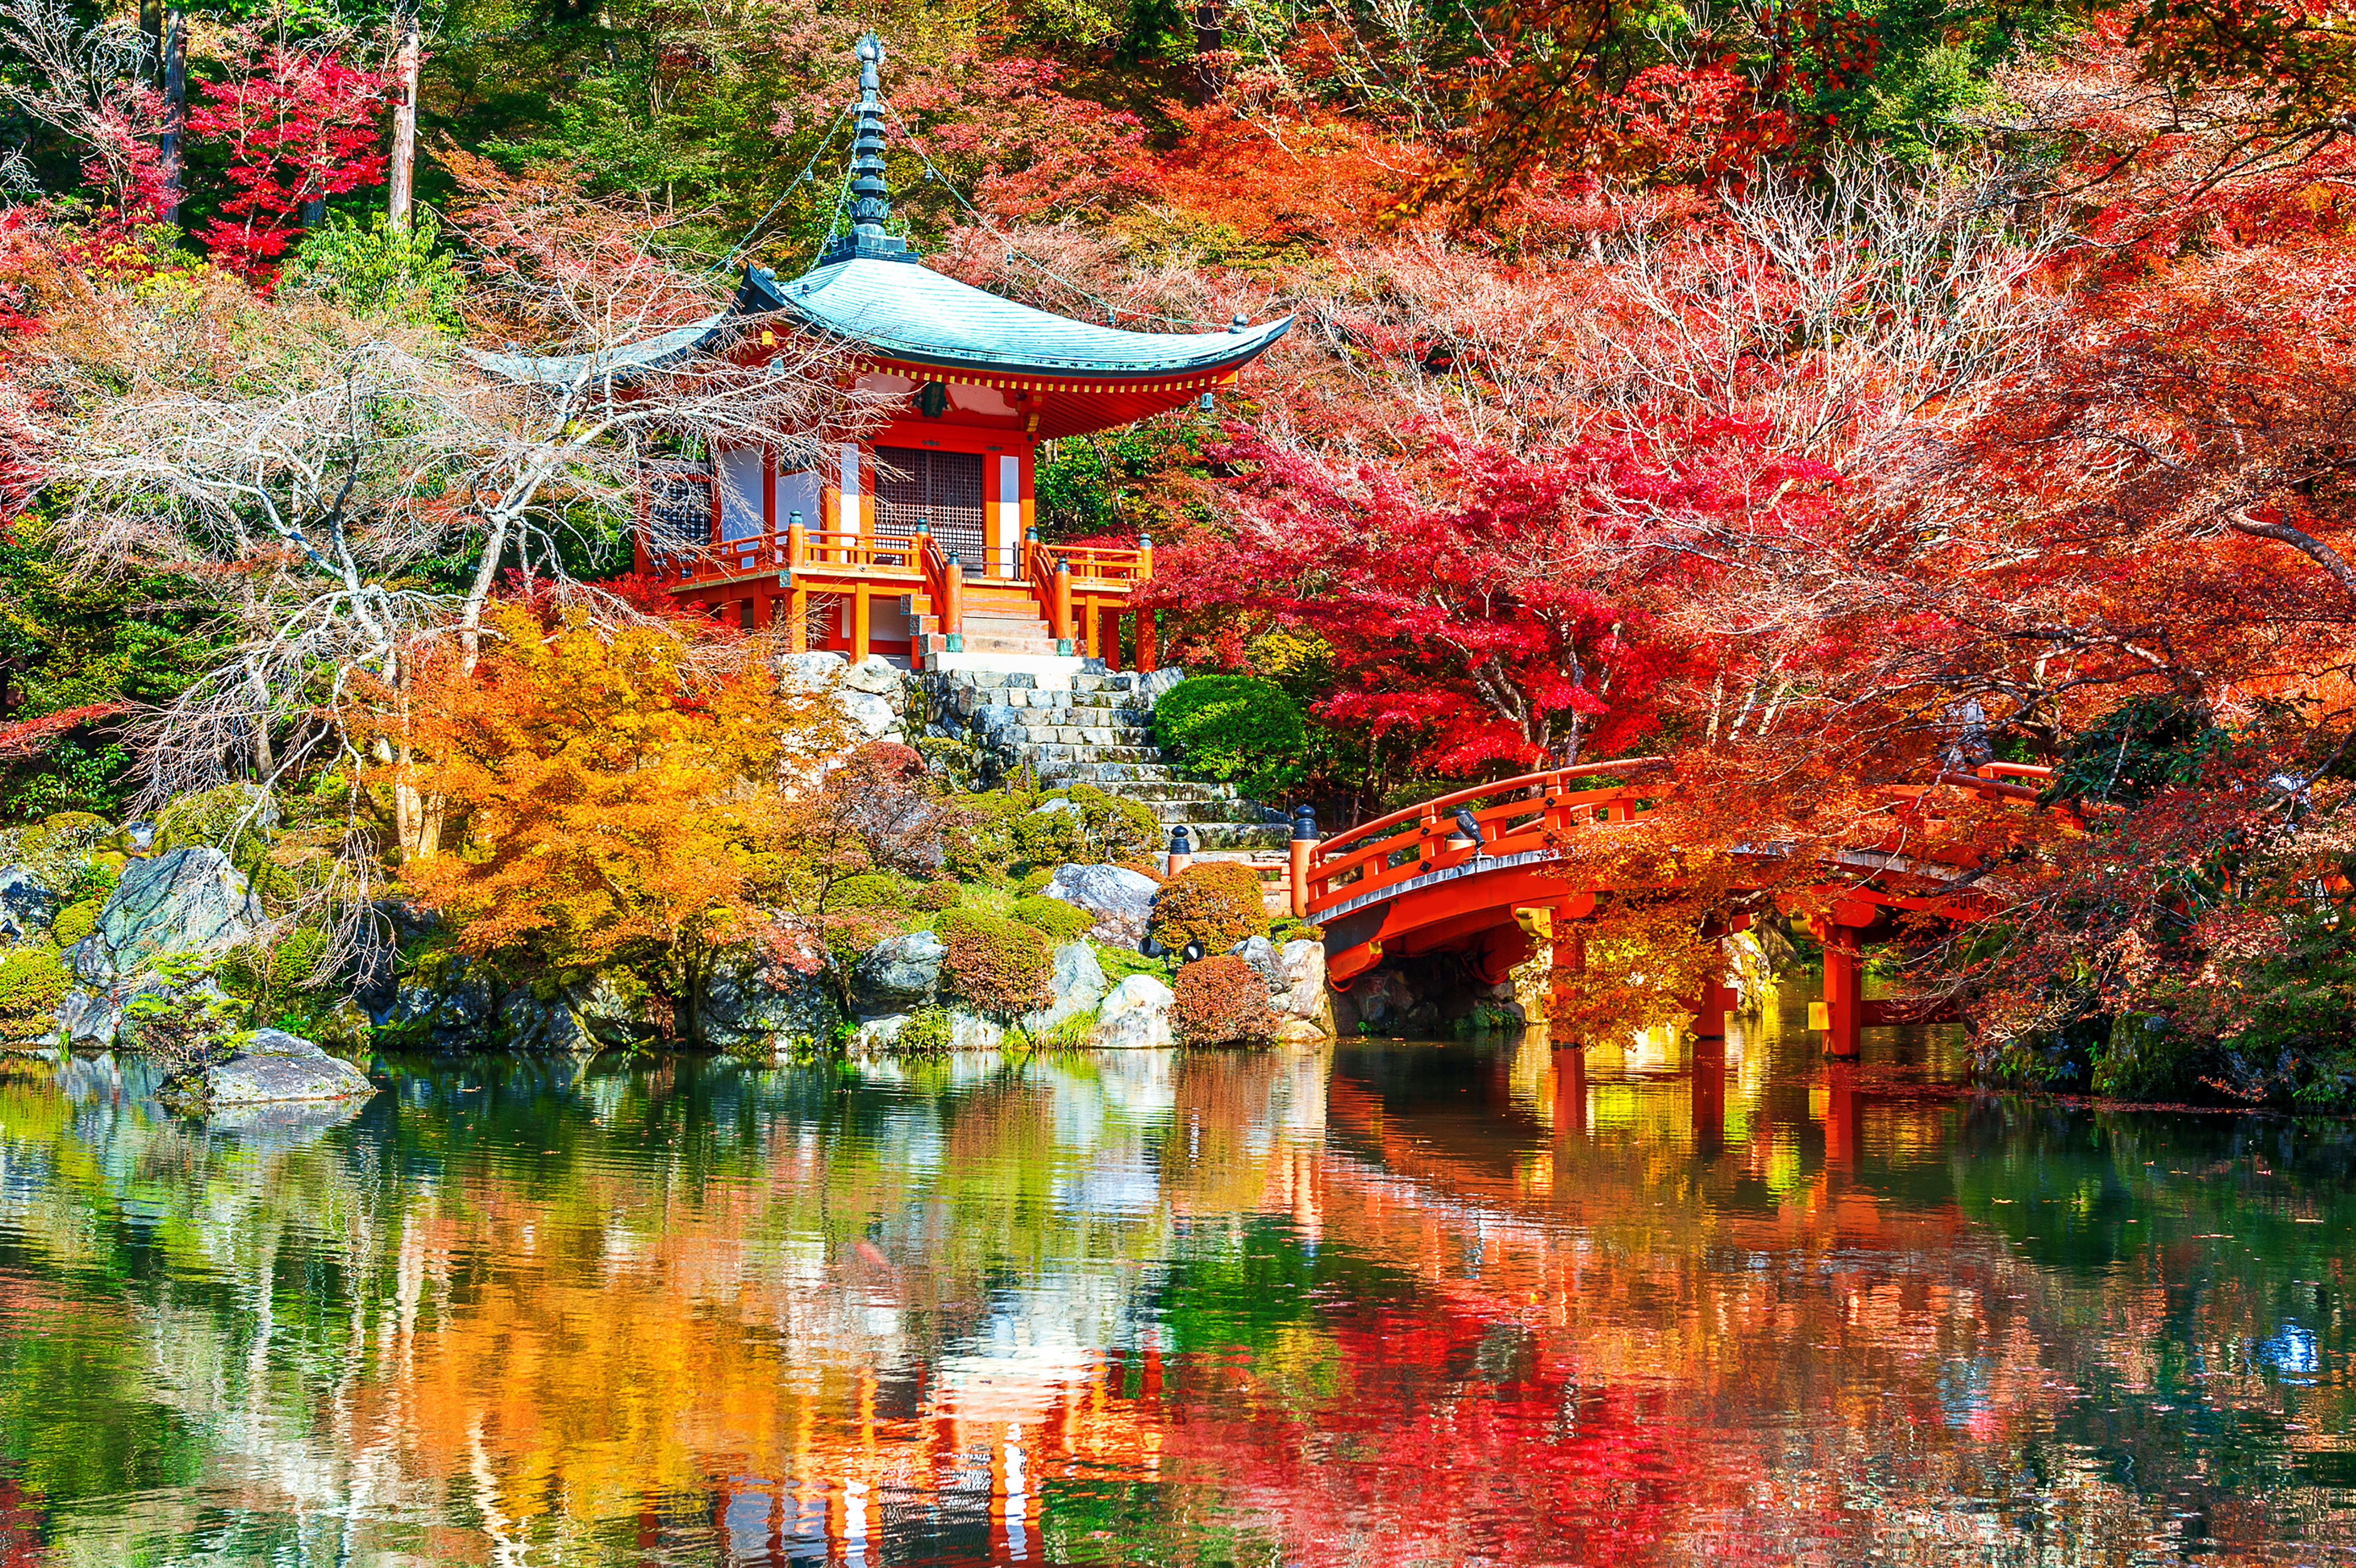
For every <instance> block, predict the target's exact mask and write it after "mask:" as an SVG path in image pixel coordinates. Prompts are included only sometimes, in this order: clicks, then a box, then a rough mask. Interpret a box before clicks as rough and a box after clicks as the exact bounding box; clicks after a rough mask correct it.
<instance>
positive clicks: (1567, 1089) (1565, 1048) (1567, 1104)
mask: <svg viewBox="0 0 2356 1568" xmlns="http://www.w3.org/2000/svg"><path fill="white" fill-rule="evenodd" d="M1586 1133H1587V1051H1586V1050H1585V1048H1584V1047H1581V1046H1577V1045H1564V1044H1562V1043H1561V1042H1560V1041H1557V1042H1555V1047H1554V1136H1556V1137H1558V1138H1562V1137H1571V1136H1581V1137H1583V1136H1586Z"/></svg>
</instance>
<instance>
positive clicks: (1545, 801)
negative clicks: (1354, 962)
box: [1306, 757, 1663, 921]
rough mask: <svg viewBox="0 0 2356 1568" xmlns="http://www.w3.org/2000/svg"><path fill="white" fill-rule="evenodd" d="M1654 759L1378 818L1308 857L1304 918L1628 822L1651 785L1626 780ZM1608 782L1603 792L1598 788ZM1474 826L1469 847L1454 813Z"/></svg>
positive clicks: (1484, 787)
mask: <svg viewBox="0 0 2356 1568" xmlns="http://www.w3.org/2000/svg"><path fill="white" fill-rule="evenodd" d="M1662 762H1663V759H1661V758H1659V757H1630V758H1625V759H1623V760H1622V761H1619V762H1612V763H1587V764H1585V765H1583V766H1580V767H1576V768H1554V769H1550V770H1548V771H1547V772H1546V773H1524V774H1523V775H1522V776H1520V777H1519V778H1511V779H1501V780H1499V781H1498V782H1496V783H1494V784H1474V785H1472V786H1471V787H1470V788H1466V789H1461V790H1457V791H1455V792H1454V793H1452V794H1450V795H1439V796H1435V797H1434V798H1432V799H1430V800H1427V801H1422V802H1419V803H1418V804H1417V805H1411V806H1408V807H1407V808H1405V809H1404V810H1400V811H1395V812H1392V813H1391V814H1390V815H1389V816H1378V817H1376V818H1375V819H1374V820H1373V821H1371V822H1363V823H1360V824H1358V825H1357V826H1356V827H1351V828H1348V829H1346V830H1344V832H1341V833H1338V834H1336V835H1335V836H1334V837H1331V838H1328V839H1326V840H1324V841H1323V843H1321V844H1319V845H1318V846H1317V848H1316V850H1315V851H1314V852H1313V853H1312V855H1311V856H1310V861H1309V867H1308V876H1307V881H1308V887H1307V893H1308V897H1307V901H1306V902H1307V914H1308V917H1309V918H1310V919H1311V920H1312V921H1313V920H1316V919H1318V918H1319V917H1320V916H1321V915H1323V914H1325V913H1328V912H1332V911H1333V910H1335V909H1337V908H1339V907H1341V906H1342V905H1344V904H1353V903H1355V902H1356V901H1360V900H1364V899H1365V898H1367V897H1369V896H1370V895H1379V894H1381V893H1382V892H1384V891H1386V890H1387V889H1390V888H1393V887H1396V886H1398V884H1400V883H1403V882H1408V881H1412V880H1414V879H1415V878H1417V877H1419V876H1423V875H1425V874H1427V873H1429V872H1431V871H1435V870H1439V869H1443V868H1445V867H1448V866H1451V865H1454V864H1456V863H1457V862H1459V861H1461V860H1462V859H1465V858H1467V857H1469V856H1471V855H1472V854H1475V853H1479V854H1483V855H1487V856H1491V857H1499V856H1505V855H1512V854H1515V853H1518V852H1520V851H1523V850H1526V849H1527V850H1536V849H1543V848H1547V846H1548V843H1549V839H1550V837H1553V836H1558V835H1560V834H1563V833H1567V832H1569V831H1572V830H1574V829H1577V828H1580V827H1593V826H1597V825H1599V824H1610V823H1614V822H1626V821H1628V820H1630V818H1631V817H1632V816H1633V815H1634V813H1635V811H1636V809H1637V808H1638V805H1639V804H1640V802H1641V801H1642V800H1643V799H1644V798H1645V797H1646V796H1647V795H1648V794H1651V793H1657V786H1653V785H1647V784H1643V783H1640V782H1636V781H1633V780H1631V779H1629V778H1627V777H1626V776H1625V775H1629V774H1640V773H1646V772H1649V771H1651V770H1654V769H1656V768H1658V767H1660V766H1661V765H1662ZM1602 780H1612V781H1613V782H1610V783H1598V782H1596V781H1602ZM1460 811H1461V812H1464V813H1467V814H1469V815H1470V816H1471V817H1472V821H1473V822H1474V823H1475V824H1476V825H1477V826H1478V827H1479V828H1480V833H1481V839H1480V843H1479V844H1477V845H1475V844H1474V843H1472V839H1471V837H1470V836H1469V835H1468V834H1466V833H1465V832H1464V829H1463V827H1462V824H1461V823H1460V822H1459V821H1458V817H1457V814H1458V813H1459V812H1460Z"/></svg>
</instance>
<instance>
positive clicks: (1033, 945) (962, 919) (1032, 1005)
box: [937, 909, 1055, 1025]
mask: <svg viewBox="0 0 2356 1568" xmlns="http://www.w3.org/2000/svg"><path fill="white" fill-rule="evenodd" d="M937 929H938V930H939V932H940V934H941V940H942V943H943V944H944V945H945V946H946V947H947V949H948V951H947V953H946V954H945V955H943V958H942V963H941V976H942V978H943V979H944V980H945V981H947V983H948V992H949V994H950V995H951V996H953V997H957V998H958V1000H960V1001H962V1002H964V1003H965V1004H966V1006H968V1007H969V1008H972V1009H973V1010H974V1011H975V1012H977V1013H980V1015H981V1016H982V1017H984V1018H986V1019H996V1020H997V1021H998V1022H1000V1023H1001V1024H1009V1025H1012V1024H1016V1023H1017V1022H1018V1020H1019V1019H1022V1017H1023V1015H1024V1014H1025V1013H1033V1012H1037V1011H1038V1010H1039V1009H1041V1008H1045V1007H1047V1006H1049V1005H1051V1004H1052V1003H1053V1002H1054V1001H1055V987H1054V985H1053V984H1052V980H1053V976H1054V971H1053V969H1052V968H1051V967H1050V964H1049V959H1048V954H1047V940H1046V938H1045V936H1044V935H1043V934H1042V933H1039V932H1038V931H1035V930H1033V928H1032V927H1030V926H1027V925H1024V924H1023V923H1021V922H1019V921H1012V920H1005V919H1002V918H1001V917H1000V916H997V915H994V914H985V913H984V912H981V911H980V910H970V909H953V910H950V911H948V912H946V913H945V914H943V915H942V916H941V918H940V920H939V922H938V924H937Z"/></svg>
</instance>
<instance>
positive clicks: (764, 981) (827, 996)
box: [701, 953, 842, 1051]
mask: <svg viewBox="0 0 2356 1568" xmlns="http://www.w3.org/2000/svg"><path fill="white" fill-rule="evenodd" d="M841 1018H842V1014H841V1010H840V1009H839V1008H836V1006H835V1003H834V995H833V992H832V991H831V990H830V988H829V987H828V986H827V983H826V977H825V976H822V975H806V974H804V973H802V972H801V971H800V970H798V969H796V968H795V967H793V965H789V964H787V963H784V962H783V961H781V960H779V959H777V958H776V957H774V956H772V955H768V954H766V953H764V954H762V955H761V956H760V957H759V959H758V960H757V961H755V963H752V964H749V965H736V966H734V967H732V968H723V970H721V971H720V972H719V973H718V974H716V975H714V976H712V978H711V979H710V980H709V981H708V982H706V984H705V986H704V993H703V1013H702V1018H701V1024H702V1027H703V1039H704V1043H706V1044H707V1045H712V1046H715V1047H717V1048H718V1049H720V1050H722V1051H744V1050H747V1049H752V1050H761V1049H770V1050H774V1049H776V1047H779V1046H789V1045H791V1044H793V1042H794V1041H795V1040H809V1041H812V1042H813V1043H818V1042H823V1041H825V1040H831V1039H832V1038H834V1030H835V1026H836V1025H837V1024H838V1023H839V1022H841Z"/></svg>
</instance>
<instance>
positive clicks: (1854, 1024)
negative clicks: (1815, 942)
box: [1825, 925, 1865, 1061]
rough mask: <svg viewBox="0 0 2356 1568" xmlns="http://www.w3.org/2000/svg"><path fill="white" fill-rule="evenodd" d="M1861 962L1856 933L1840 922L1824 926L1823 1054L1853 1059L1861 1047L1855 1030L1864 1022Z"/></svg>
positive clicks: (1863, 965) (1862, 962)
mask: <svg viewBox="0 0 2356 1568" xmlns="http://www.w3.org/2000/svg"><path fill="white" fill-rule="evenodd" d="M1864 979H1865V964H1864V961H1863V959H1862V958H1861V957H1860V956H1859V955H1858V946H1857V933H1855V932H1854V931H1850V930H1847V929H1845V928H1843V927H1841V926H1837V925H1835V926H1827V927H1826V930H1825V1054H1826V1055H1827V1056H1835V1057H1839V1058H1841V1059H1843V1060H1844V1061H1853V1060H1855V1058H1856V1057H1857V1055H1858V1051H1860V1050H1861V1049H1862V1039H1861V1036H1860V1034H1859V1031H1860V1030H1861V1029H1863V1028H1864V1026H1865V998H1864V992H1865V985H1864Z"/></svg>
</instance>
